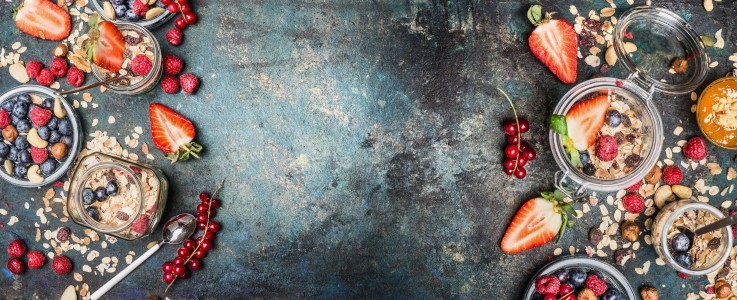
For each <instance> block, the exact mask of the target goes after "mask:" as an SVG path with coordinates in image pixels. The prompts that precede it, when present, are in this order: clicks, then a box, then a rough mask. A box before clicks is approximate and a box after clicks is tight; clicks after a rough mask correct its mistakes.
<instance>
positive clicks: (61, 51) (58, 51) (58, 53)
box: [54, 43, 69, 57]
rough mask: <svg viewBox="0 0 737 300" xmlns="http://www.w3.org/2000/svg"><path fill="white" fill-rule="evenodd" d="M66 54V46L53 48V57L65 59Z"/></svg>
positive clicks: (67, 49) (61, 45)
mask: <svg viewBox="0 0 737 300" xmlns="http://www.w3.org/2000/svg"><path fill="white" fill-rule="evenodd" d="M67 53H69V48H68V47H67V44H64V43H61V44H59V46H56V48H54V56H55V57H66V56H67Z"/></svg>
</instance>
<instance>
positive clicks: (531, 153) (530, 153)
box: [522, 147, 537, 161]
mask: <svg viewBox="0 0 737 300" xmlns="http://www.w3.org/2000/svg"><path fill="white" fill-rule="evenodd" d="M522 156H523V157H524V158H525V159H527V160H528V161H530V160H535V157H537V152H535V149H532V147H530V148H527V149H525V150H524V151H522Z"/></svg>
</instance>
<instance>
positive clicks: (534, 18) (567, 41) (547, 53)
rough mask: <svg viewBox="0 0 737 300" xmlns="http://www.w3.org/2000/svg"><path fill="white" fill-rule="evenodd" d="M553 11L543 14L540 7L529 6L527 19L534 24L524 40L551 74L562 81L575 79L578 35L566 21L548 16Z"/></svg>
mask: <svg viewBox="0 0 737 300" xmlns="http://www.w3.org/2000/svg"><path fill="white" fill-rule="evenodd" d="M552 15H553V13H545V16H544V17H543V14H542V7H541V6H540V5H533V6H532V7H530V9H529V10H528V11H527V18H528V19H529V20H530V22H531V23H532V24H533V25H535V26H537V28H535V30H533V31H532V33H531V34H530V37H529V38H528V39H527V43H528V44H529V46H530V51H532V54H534V55H535V57H537V58H538V59H539V60H540V61H541V62H542V63H543V64H545V66H547V67H548V69H550V71H552V72H553V74H555V76H557V77H558V79H560V81H562V82H563V83H565V84H571V83H574V82H576V77H577V76H578V57H577V54H576V52H577V51H578V34H576V31H575V30H574V29H573V26H571V24H570V23H568V22H566V21H564V20H554V19H552Z"/></svg>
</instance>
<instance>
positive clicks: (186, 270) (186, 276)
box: [177, 267, 192, 279]
mask: <svg viewBox="0 0 737 300" xmlns="http://www.w3.org/2000/svg"><path fill="white" fill-rule="evenodd" d="M191 274H192V273H190V272H189V270H188V269H187V268H186V267H185V268H184V274H182V276H177V277H179V278H182V279H187V278H189V275H191Z"/></svg>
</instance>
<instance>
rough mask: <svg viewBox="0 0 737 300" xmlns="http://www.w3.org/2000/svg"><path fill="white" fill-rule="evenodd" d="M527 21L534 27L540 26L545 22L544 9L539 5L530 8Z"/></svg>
mask: <svg viewBox="0 0 737 300" xmlns="http://www.w3.org/2000/svg"><path fill="white" fill-rule="evenodd" d="M527 19H528V20H530V23H532V25H535V26H537V25H540V22H542V20H543V7H542V6H540V5H537V4H536V5H533V6H530V9H528V10H527Z"/></svg>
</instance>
